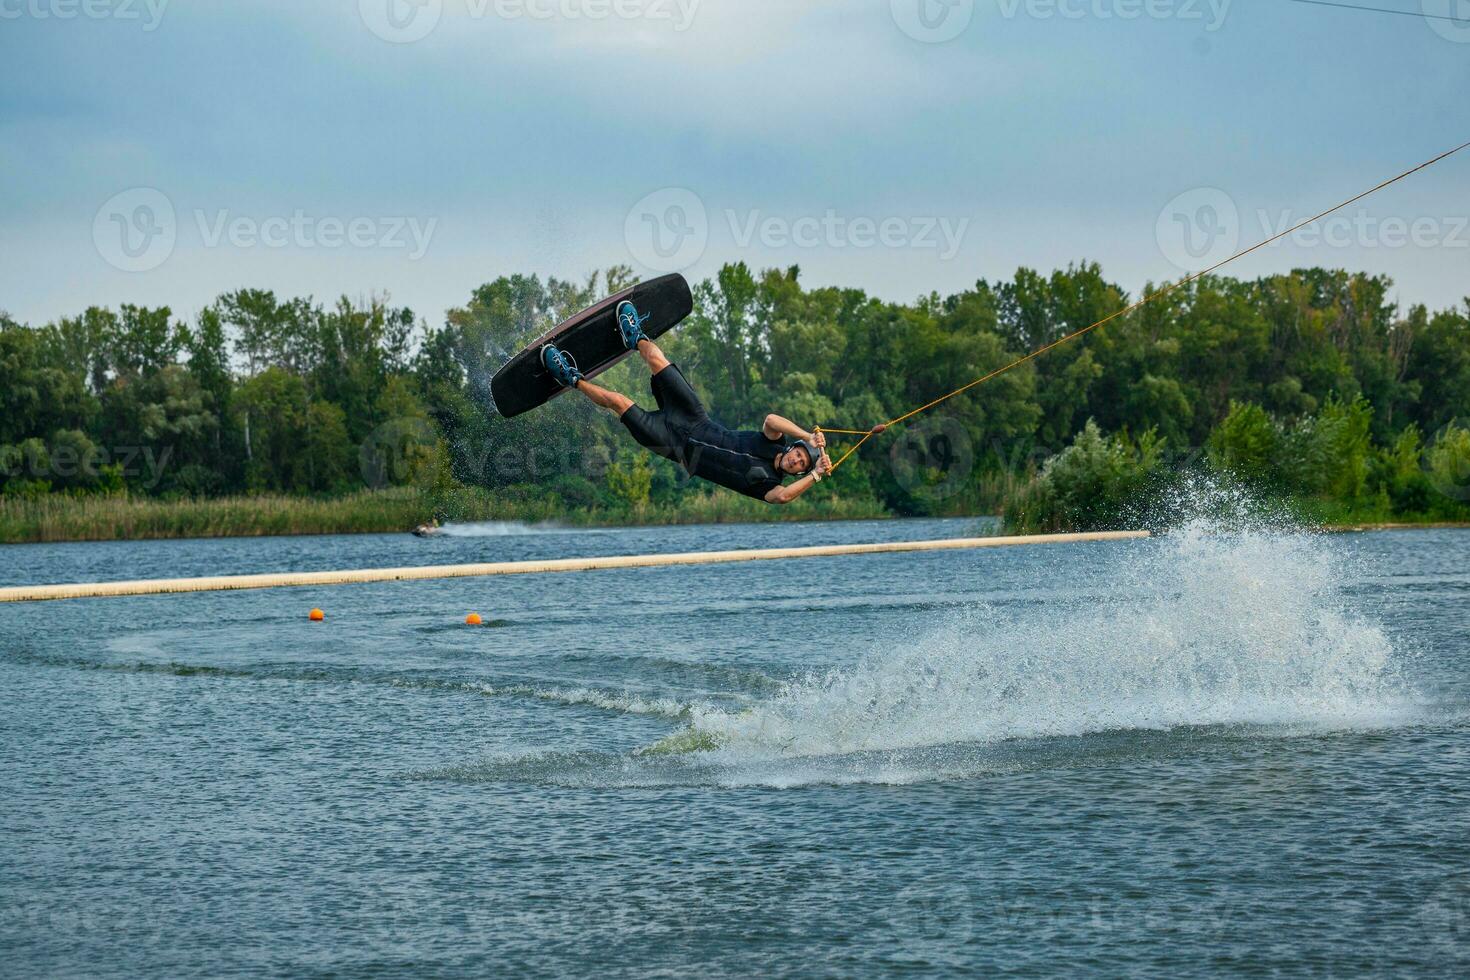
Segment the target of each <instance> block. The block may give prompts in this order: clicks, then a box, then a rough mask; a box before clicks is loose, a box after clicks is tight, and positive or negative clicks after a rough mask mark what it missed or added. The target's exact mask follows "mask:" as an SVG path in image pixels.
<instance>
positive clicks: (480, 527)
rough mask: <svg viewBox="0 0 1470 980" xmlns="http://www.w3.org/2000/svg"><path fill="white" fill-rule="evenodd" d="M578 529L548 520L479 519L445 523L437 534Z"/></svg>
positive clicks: (505, 534)
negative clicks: (466, 522)
mask: <svg viewBox="0 0 1470 980" xmlns="http://www.w3.org/2000/svg"><path fill="white" fill-rule="evenodd" d="M574 530H576V529H575V528H570V527H564V526H562V525H560V524H554V523H551V522H546V523H542V524H527V523H525V522H523V521H477V522H474V523H468V524H445V525H443V526H442V527H440V528H439V529H438V530H437V531H435V532H434V533H435V536H436V537H437V536H442V537H446V538H512V537H523V536H526V535H532V534H567V533H570V532H572V531H574Z"/></svg>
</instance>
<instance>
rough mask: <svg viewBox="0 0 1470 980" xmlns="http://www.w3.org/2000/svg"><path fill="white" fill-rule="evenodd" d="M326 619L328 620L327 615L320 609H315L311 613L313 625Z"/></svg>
mask: <svg viewBox="0 0 1470 980" xmlns="http://www.w3.org/2000/svg"><path fill="white" fill-rule="evenodd" d="M326 618H327V614H326V613H324V612H322V611H321V610H320V609H313V610H312V611H311V621H312V622H313V623H320V622H321V621H322V620H324V619H326Z"/></svg>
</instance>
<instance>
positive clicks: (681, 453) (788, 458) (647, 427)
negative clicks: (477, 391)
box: [541, 300, 832, 504]
mask: <svg viewBox="0 0 1470 980" xmlns="http://www.w3.org/2000/svg"><path fill="white" fill-rule="evenodd" d="M646 319H647V316H646V315H643V316H640V315H639V313H638V310H637V309H636V308H635V307H634V306H633V304H632V303H630V302H627V301H626V300H625V301H623V302H622V303H620V304H618V309H617V322H618V332H619V334H620V335H621V336H622V340H623V346H624V347H626V348H628V349H629V350H636V351H637V352H638V354H639V355H640V356H641V357H642V358H643V360H644V362H645V363H647V365H648V370H649V371H651V372H653V380H652V382H651V384H652V387H653V397H654V399H655V400H656V401H657V402H658V411H656V412H649V411H645V410H644V409H642V408H640V407H638V406H637V405H635V404H633V399H631V398H629V397H627V396H626V395H620V394H618V393H617V392H615V391H609V390H608V389H606V388H600V387H598V386H597V385H595V384H592V383H591V382H589V381H587V380H585V379H584V378H583V377H582V372H581V371H579V370H577V366H576V365H575V364H573V363H572V362H571V360H570V359H569V358H568V357H567V356H566V355H565V354H564V353H562V352H561V351H560V350H558V349H557V348H556V346H555V345H554V344H547V345H546V346H545V347H543V348H541V363H542V364H544V365H545V366H546V370H547V371H549V372H551V376H552V377H553V378H555V379H556V381H557V383H558V384H560V385H562V386H563V387H566V388H575V389H577V390H578V391H580V392H581V393H582V394H584V395H586V396H587V398H588V399H589V400H590V401H591V402H592V403H593V404H595V405H599V406H601V407H603V408H605V409H607V410H609V411H611V412H613V413H615V414H616V415H617V416H618V419H619V420H620V421H621V422H622V423H623V425H624V426H626V427H627V429H628V431H629V432H631V433H632V434H633V438H634V439H637V440H638V442H639V444H640V445H642V446H644V447H645V448H647V449H650V450H652V451H653V452H655V453H657V454H658V455H660V456H662V457H663V458H664V459H671V460H673V461H674V462H676V463H678V464H679V465H680V466H682V467H684V469H685V470H687V471H688V472H689V474H690V475H691V476H697V477H701V478H703V479H705V480H709V481H710V482H712V483H717V484H719V485H720V486H722V487H727V488H729V489H731V490H734V491H736V492H738V493H743V494H745V495H746V496H748V497H756V498H758V499H760V500H764V501H766V502H767V503H771V504H785V503H790V502H791V501H793V500H795V499H796V498H797V497H799V496H801V495H802V494H803V493H805V492H806V491H807V490H809V489H811V487H812V486H813V485H814V484H816V483H818V482H820V481H821V479H822V477H824V476H825V475H826V474H827V473H829V472H830V471H831V469H832V460H831V459H829V458H828V456H827V452H826V445H827V439H826V437H825V436H824V435H822V433H820V432H817V433H811V432H807V431H806V430H805V429H803V428H801V427H800V426H798V425H797V424H796V423H794V422H792V421H790V420H788V419H784V418H782V417H781V416H779V415H767V416H766V420H765V424H764V425H763V426H762V427H761V428H760V429H758V430H746V431H735V430H731V429H727V428H725V427H724V426H723V425H721V424H720V423H718V422H716V421H715V420H714V419H712V418H710V417H709V413H708V412H706V411H705V409H704V405H702V404H701V403H700V401H699V396H697V395H696V394H695V393H694V389H693V388H691V387H690V386H689V382H688V381H686V380H685V379H684V375H682V374H680V373H679V369H678V368H677V367H675V366H674V365H673V364H672V363H670V362H669V359H668V358H667V357H665V356H664V352H663V351H661V350H659V349H658V346H657V345H656V344H654V342H653V341H652V340H650V339H648V336H647V335H646V334H644V332H643V321H644V320H646ZM788 440H789V441H788ZM788 476H797V477H799V479H798V480H797V481H796V482H795V483H792V484H790V485H786V486H783V484H782V481H784V480H785V478H786V477H788Z"/></svg>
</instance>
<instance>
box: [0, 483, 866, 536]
mask: <svg viewBox="0 0 1470 980" xmlns="http://www.w3.org/2000/svg"><path fill="white" fill-rule="evenodd" d="M436 513H439V514H443V515H444V516H446V517H447V518H448V519H449V520H451V521H455V522H467V521H525V522H528V523H536V522H543V521H555V522H557V523H559V524H569V525H578V526H589V527H590V526H617V525H645V524H716V523H730V522H752V521H791V520H844V519H863V518H876V517H887V516H891V515H890V514H889V512H888V511H887V510H885V509H884V508H883V507H882V505H881V504H878V503H876V502H874V501H869V500H847V499H842V498H832V497H829V498H826V499H822V500H813V501H797V502H795V503H793V504H790V505H787V506H784V507H772V506H771V505H769V504H764V503H761V502H760V501H756V500H749V499H747V498H744V497H737V496H735V495H733V494H710V495H705V494H691V495H689V496H688V497H687V498H685V499H684V500H681V501H680V502H679V503H677V504H672V505H652V504H650V505H645V506H642V507H617V506H596V507H572V508H569V507H567V506H566V504H565V503H564V502H562V501H559V500H556V499H554V498H553V499H548V498H544V497H531V498H527V499H506V498H503V497H497V496H495V495H493V494H490V493H488V492H485V491H479V490H463V491H456V492H454V493H452V494H450V495H449V496H448V497H447V498H446V497H443V496H438V497H436V496H432V495H429V494H425V493H421V492H419V491H416V490H411V489H392V490H379V491H362V492H359V493H352V494H346V495H343V496H339V497H295V496H281V495H259V496H256V495H251V496H236V497H219V498H210V499H189V498H183V499H174V500H161V499H157V498H152V497H137V496H125V495H118V496H85V497H72V496H66V495H61V494H50V495H47V496H42V497H34V498H23V497H0V543H3V544H20V543H27V542H56V541H133V540H141V539H148V538H214V537H266V536H272V535H286V534H378V533H391V532H397V531H408V530H410V529H411V528H413V527H414V526H415V525H417V524H419V523H421V522H423V521H426V520H428V519H429V518H430V517H432V516H433V515H434V514H436Z"/></svg>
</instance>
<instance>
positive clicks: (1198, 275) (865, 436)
mask: <svg viewBox="0 0 1470 980" xmlns="http://www.w3.org/2000/svg"><path fill="white" fill-rule="evenodd" d="M1467 146H1470V142H1466V143H1461V144H1460V145H1459V146H1457V147H1455V148H1454V149H1452V150H1446V151H1444V152H1443V153H1441V154H1440V155H1439V156H1437V157H1434V158H1433V159H1430V160H1426V161H1424V162H1423V163H1421V164H1419V165H1418V166H1417V167H1412V168H1410V169H1409V170H1405V171H1404V172H1403V173H1401V174H1399V175H1398V176H1397V177H1390V178H1388V179H1387V180H1385V181H1383V182H1382V183H1379V184H1375V185H1374V186H1372V187H1370V188H1368V189H1367V190H1366V191H1363V192H1362V193H1361V194H1355V195H1354V196H1352V197H1350V198H1348V199H1347V200H1346V201H1343V202H1342V203H1341V204H1337V205H1334V206H1332V207H1330V208H1328V209H1327V210H1326V211H1323V212H1322V213H1320V214H1316V215H1313V216H1312V217H1310V218H1308V219H1306V220H1305V221H1299V222H1297V223H1296V224H1294V225H1292V226H1291V227H1290V228H1288V229H1286V230H1285V231H1282V232H1278V233H1276V234H1275V235H1272V236H1271V237H1270V238H1266V239H1263V240H1261V241H1259V242H1256V243H1255V244H1254V245H1252V246H1251V247H1250V248H1244V249H1241V250H1240V251H1239V252H1236V253H1235V254H1234V255H1232V256H1230V257H1229V258H1226V259H1221V260H1220V261H1219V262H1216V263H1215V264H1214V265H1212V266H1210V267H1209V268H1208V269H1204V270H1202V271H1200V272H1195V273H1193V274H1191V275H1188V276H1185V277H1184V278H1183V279H1180V280H1179V281H1178V282H1173V283H1170V284H1168V285H1167V286H1164V287H1163V288H1162V289H1158V290H1155V291H1154V292H1152V293H1148V294H1147V295H1145V296H1144V297H1143V298H1142V299H1140V300H1138V301H1137V302H1136V303H1132V304H1130V305H1128V306H1125V307H1123V308H1122V309H1121V310H1118V311H1116V312H1114V313H1110V314H1108V315H1107V316H1105V317H1103V318H1102V319H1101V320H1098V321H1097V322H1096V323H1090V324H1088V325H1087V326H1085V327H1083V328H1082V329H1081V330H1076V331H1073V332H1072V333H1069V334H1067V335H1066V336H1065V337H1061V338H1059V339H1057V340H1054V341H1052V342H1051V343H1049V344H1045V345H1043V346H1041V347H1038V348H1036V349H1035V350H1034V351H1032V352H1031V353H1029V354H1025V355H1023V356H1021V357H1018V358H1016V359H1015V360H1014V361H1012V362H1010V363H1009V364H1007V365H1005V366H1004V367H999V368H996V369H995V370H994V371H991V372H990V373H989V374H987V375H985V376H984V377H981V378H976V379H975V380H974V381H971V382H969V383H968V384H963V385H961V386H960V387H958V388H956V389H955V390H954V391H951V392H949V393H948V394H946V395H940V396H939V397H938V398H936V399H934V400H933V401H932V402H929V403H928V404H926V405H920V406H919V407H918V408H916V409H914V410H913V411H911V412H905V413H904V414H902V415H900V416H898V417H897V418H893V419H889V420H888V421H887V422H884V423H883V424H882V425H875V426H873V428H871V429H869V430H866V431H864V430H858V429H826V428H823V429H821V430H820V431H823V432H836V433H841V434H843V435H854V436H862V438H861V439H859V440H858V441H857V443H856V444H855V445H854V446H853V447H852V448H850V449H848V451H847V452H845V453H843V454H842V457H841V458H840V459H838V460H837V462H835V463H833V464H832V470H836V469H837V467H839V466H841V465H842V464H843V463H845V462H847V458H848V457H849V456H851V455H852V454H853V453H855V452H857V451H858V450H859V449H861V448H862V446H863V443H865V442H867V441H868V440H869V439H871V438H872V437H873V436H875V435H878V434H879V433H880V432H882V431H883V430H884V429H887V428H888V427H889V426H893V425H898V424H899V423H901V422H906V421H908V420H909V419H911V418H913V417H914V416H915V415H918V414H919V413H920V412H926V411H928V410H929V409H931V408H933V407H934V406H935V405H938V404H940V403H941V402H945V401H948V400H949V399H951V398H953V397H954V396H955V395H958V394H960V393H962V392H966V391H969V390H970V389H971V388H974V387H975V386H976V385H982V384H984V383H985V382H987V381H989V380H990V379H991V378H994V377H997V376H998V375H1002V374H1005V373H1006V372H1007V371H1009V370H1010V369H1011V368H1014V367H1019V366H1020V365H1022V364H1025V363H1026V362H1027V361H1029V360H1031V359H1033V358H1036V357H1040V356H1041V355H1042V354H1045V353H1046V352H1047V351H1049V350H1051V349H1052V348H1054V347H1060V346H1062V345H1063V344H1065V343H1068V342H1069V341H1073V340H1076V339H1077V338H1078V337H1081V336H1082V335H1083V334H1087V333H1091V332H1092V331H1093V330H1096V329H1097V328H1098V327H1100V326H1102V325H1103V324H1105V323H1109V322H1111V321H1113V320H1116V319H1117V318H1118V317H1120V316H1126V315H1128V314H1129V313H1132V312H1133V311H1134V310H1136V309H1138V308H1139V307H1141V306H1143V305H1144V304H1145V303H1149V302H1152V301H1153V300H1156V299H1158V298H1159V297H1160V296H1164V295H1166V294H1168V293H1171V292H1173V291H1174V290H1176V289H1178V288H1179V287H1180V286H1184V285H1188V284H1189V283H1191V282H1194V281H1195V280H1197V279H1202V278H1204V277H1205V276H1207V275H1209V274H1210V273H1212V272H1214V271H1216V270H1217V269H1219V268H1221V267H1222V266H1225V265H1228V264H1229V263H1231V262H1234V261H1235V260H1236V259H1239V258H1243V257H1244V256H1247V255H1249V254H1250V253H1252V252H1254V251H1256V250H1257V249H1261V248H1265V247H1266V246H1267V245H1270V244H1271V243H1272V242H1275V241H1279V240H1280V239H1282V238H1285V237H1286V236H1287V235H1290V234H1291V233H1292V232H1294V231H1298V230H1300V229H1302V228H1304V227H1306V226H1307V225H1309V224H1311V223H1312V222H1314V221H1320V220H1321V219H1323V218H1325V217H1327V216H1328V215H1329V214H1332V213H1333V212H1334V211H1341V210H1342V209H1343V208H1345V207H1347V206H1348V205H1349V204H1354V203H1356V202H1358V201H1361V200H1362V199H1363V198H1365V197H1367V196H1368V195H1369V194H1373V193H1376V192H1378V191H1381V190H1383V189H1384V188H1385V187H1387V186H1388V185H1390V184H1394V183H1397V182H1398V181H1401V180H1403V179H1404V178H1405V177H1408V176H1410V175H1412V174H1416V173H1418V172H1419V171H1421V170H1423V169H1424V168H1426V167H1432V166H1433V165H1434V164H1436V163H1439V161H1441V160H1443V159H1444V158H1445V157H1448V156H1451V155H1453V154H1455V153H1459V152H1460V151H1461V150H1463V149H1465V147H1467ZM829 472H831V471H829Z"/></svg>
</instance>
